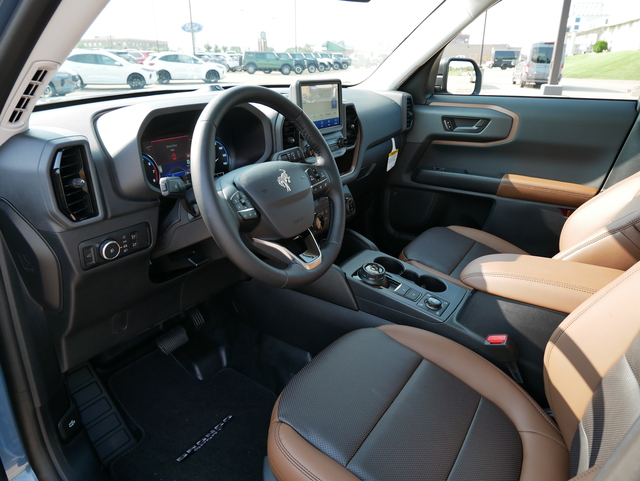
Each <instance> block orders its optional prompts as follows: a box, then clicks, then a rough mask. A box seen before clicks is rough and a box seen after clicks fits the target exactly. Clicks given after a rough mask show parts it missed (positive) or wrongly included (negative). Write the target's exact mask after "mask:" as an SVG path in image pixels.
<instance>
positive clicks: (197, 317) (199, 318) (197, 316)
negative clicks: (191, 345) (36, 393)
mask: <svg viewBox="0 0 640 481" xmlns="http://www.w3.org/2000/svg"><path fill="white" fill-rule="evenodd" d="M187 314H189V318H190V319H191V322H193V327H195V328H196V331H198V330H200V329H202V328H203V327H204V322H205V321H204V316H203V315H202V313H201V312H200V309H198V308H197V307H192V308H191V309H189V310H187Z"/></svg>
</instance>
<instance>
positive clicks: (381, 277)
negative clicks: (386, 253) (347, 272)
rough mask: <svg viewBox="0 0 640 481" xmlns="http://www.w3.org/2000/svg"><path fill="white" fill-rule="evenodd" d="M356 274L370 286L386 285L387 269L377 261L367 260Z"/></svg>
mask: <svg viewBox="0 0 640 481" xmlns="http://www.w3.org/2000/svg"><path fill="white" fill-rule="evenodd" d="M358 276H359V277H360V279H362V280H363V281H364V282H366V283H367V284H370V285H372V286H382V287H384V286H386V284H387V282H388V281H387V271H386V269H385V268H384V267H383V266H382V265H381V264H378V263H377V262H367V263H366V264H363V266H362V267H361V268H360V270H359V271H358Z"/></svg>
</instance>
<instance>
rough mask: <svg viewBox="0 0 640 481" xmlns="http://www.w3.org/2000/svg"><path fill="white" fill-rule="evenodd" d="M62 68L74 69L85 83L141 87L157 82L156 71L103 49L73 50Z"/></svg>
mask: <svg viewBox="0 0 640 481" xmlns="http://www.w3.org/2000/svg"><path fill="white" fill-rule="evenodd" d="M63 68H66V69H67V70H74V71H75V72H76V73H77V74H78V75H79V76H80V82H81V85H82V87H84V86H85V85H123V84H128V85H129V87H131V88H132V89H141V88H143V87H144V86H145V85H151V84H154V83H156V82H157V80H158V76H157V74H156V71H155V70H153V69H150V68H145V67H142V66H141V65H138V64H132V63H129V62H127V61H126V60H124V59H123V58H120V57H118V56H117V55H115V54H113V53H110V52H106V51H104V50H74V51H73V52H71V55H69V57H68V58H67V60H66V62H64V64H63Z"/></svg>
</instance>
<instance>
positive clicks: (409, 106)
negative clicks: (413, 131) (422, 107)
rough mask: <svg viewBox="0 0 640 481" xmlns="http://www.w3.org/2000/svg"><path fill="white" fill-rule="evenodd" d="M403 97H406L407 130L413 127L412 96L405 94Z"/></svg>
mask: <svg viewBox="0 0 640 481" xmlns="http://www.w3.org/2000/svg"><path fill="white" fill-rule="evenodd" d="M405 98H406V99H407V106H406V108H407V119H406V122H407V123H406V126H407V130H409V129H410V128H411V127H413V97H412V96H411V95H407V96H406V97H405Z"/></svg>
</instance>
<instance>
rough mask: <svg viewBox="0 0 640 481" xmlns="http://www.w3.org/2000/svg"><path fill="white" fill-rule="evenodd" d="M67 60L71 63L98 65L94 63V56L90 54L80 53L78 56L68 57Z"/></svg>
mask: <svg viewBox="0 0 640 481" xmlns="http://www.w3.org/2000/svg"><path fill="white" fill-rule="evenodd" d="M69 60H71V61H72V62H78V63H98V62H97V61H96V56H95V55H93V54H90V53H81V54H78V55H72V56H71V57H69Z"/></svg>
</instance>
